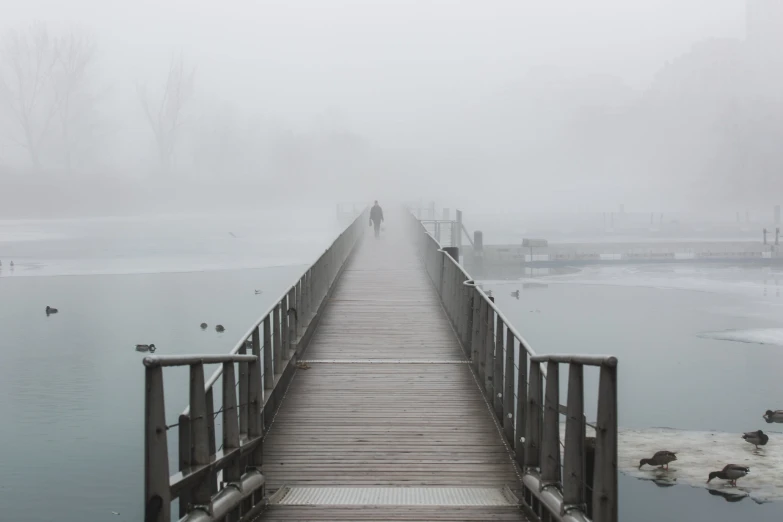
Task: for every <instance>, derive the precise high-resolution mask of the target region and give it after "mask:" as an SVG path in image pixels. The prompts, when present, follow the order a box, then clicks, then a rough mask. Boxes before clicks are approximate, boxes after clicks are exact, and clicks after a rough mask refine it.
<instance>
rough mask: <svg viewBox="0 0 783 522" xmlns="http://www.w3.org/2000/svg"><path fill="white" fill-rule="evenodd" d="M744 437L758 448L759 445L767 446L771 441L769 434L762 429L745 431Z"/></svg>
mask: <svg viewBox="0 0 783 522" xmlns="http://www.w3.org/2000/svg"><path fill="white" fill-rule="evenodd" d="M742 438H743V439H745V442H750V443H751V444H753V445H754V446H756V449H759V446H765V445H766V444H767V442H769V435H767V434H766V433H764V432H763V431H761V430H758V431H748V432H745V433H744V434H743V435H742Z"/></svg>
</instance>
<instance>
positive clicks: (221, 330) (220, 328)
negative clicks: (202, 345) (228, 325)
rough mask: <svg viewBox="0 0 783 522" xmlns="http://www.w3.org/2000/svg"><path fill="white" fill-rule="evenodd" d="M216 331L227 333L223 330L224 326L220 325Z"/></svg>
mask: <svg viewBox="0 0 783 522" xmlns="http://www.w3.org/2000/svg"><path fill="white" fill-rule="evenodd" d="M215 331H217V332H225V331H226V329H225V328H223V325H222V324H219V325H217V326H216V327H215Z"/></svg>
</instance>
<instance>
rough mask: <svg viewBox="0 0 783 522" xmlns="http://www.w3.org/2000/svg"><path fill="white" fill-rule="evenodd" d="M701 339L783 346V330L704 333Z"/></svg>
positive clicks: (700, 335) (763, 329) (754, 329)
mask: <svg viewBox="0 0 783 522" xmlns="http://www.w3.org/2000/svg"><path fill="white" fill-rule="evenodd" d="M699 337H704V338H706V339H718V340H721V341H735V342H739V343H753V344H774V345H777V346H783V328H753V329H748V330H723V331H719V332H702V333H700V334H699Z"/></svg>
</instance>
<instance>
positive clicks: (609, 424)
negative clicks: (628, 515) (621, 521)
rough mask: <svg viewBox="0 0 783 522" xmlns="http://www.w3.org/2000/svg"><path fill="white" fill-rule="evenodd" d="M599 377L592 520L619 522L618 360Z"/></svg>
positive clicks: (607, 366)
mask: <svg viewBox="0 0 783 522" xmlns="http://www.w3.org/2000/svg"><path fill="white" fill-rule="evenodd" d="M599 379H600V380H599V383H598V415H597V417H598V419H597V422H596V433H595V474H594V479H593V520H600V521H602V522H603V521H606V522H617V520H618V518H617V517H618V511H617V359H614V358H611V359H610V360H609V362H607V363H605V364H604V365H602V366H601V375H600V378H599Z"/></svg>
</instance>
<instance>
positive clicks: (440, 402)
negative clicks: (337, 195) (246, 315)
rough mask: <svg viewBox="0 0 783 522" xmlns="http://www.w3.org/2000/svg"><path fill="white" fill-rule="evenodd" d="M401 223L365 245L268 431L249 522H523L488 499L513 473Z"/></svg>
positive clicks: (510, 483) (508, 507) (515, 483)
mask: <svg viewBox="0 0 783 522" xmlns="http://www.w3.org/2000/svg"><path fill="white" fill-rule="evenodd" d="M401 219H402V217H401V216H389V221H390V222H392V223H393V224H391V225H387V226H386V229H387V230H386V231H385V232H384V233H383V235H382V237H381V238H380V239H375V238H374V237H373V234H372V231H371V230H369V231H368V233H367V234H366V236H365V238H364V240H363V243H362V244H361V245H360V246H359V247H358V249H357V251H356V253H355V254H354V256H353V258H352V259H351V260H350V261H349V263H348V265H347V267H346V270H345V272H344V273H343V275H342V277H341V279H340V281H339V282H338V284H337V287H336V289H335V292H334V294H333V295H332V298H331V300H330V301H329V303H328V306H327V307H326V309H325V311H324V314H323V317H322V318H321V319H320V323H319V325H318V328H317V330H316V331H315V334H314V336H313V338H312V341H311V342H310V344H309V346H308V348H307V350H306V352H305V354H304V356H303V361H304V362H306V364H307V365H308V366H309V368H307V369H299V370H297V372H296V374H295V377H294V379H293V381H292V383H291V385H290V387H289V389H288V391H287V393H286V395H285V398H284V400H283V403H282V406H281V408H280V410H279V411H278V413H277V415H276V417H275V418H274V420H273V423H272V425H271V428H270V430H269V432H268V434H267V436H266V439H265V442H264V465H263V470H264V475H265V476H266V480H267V488H268V489H267V491H268V494H269V495H270V497H271V498H272V505H271V506H270V507H269V508H268V509H267V511H266V512H265V513H264V514H263V516H262V520H266V521H278V520H279V521H284V520H286V521H297V520H454V521H460V520H464V521H468V520H471V521H472V520H476V521H478V520H516V521H519V520H525V518H524V516H523V514H522V512H521V511H520V509H519V507H517V506H515V505H513V504H512V503H510V502H508V501H506V502H503V501H502V499H503V497H499V496H498V495H499V493H498V492H502V490H503V489H504V488H508V490H510V491H512V492H514V493H517V494H518V492H519V488H520V479H519V476H518V472H517V471H518V470H517V468H516V467H515V465H514V463H513V459H512V457H511V456H510V454H509V450H508V448H507V447H506V445H505V444H504V442H503V439H502V437H501V434H500V432H499V431H498V428H497V426H496V424H495V421H494V417H493V415H492V414H491V413H490V410H489V408H488V406H487V404H486V402H485V400H484V398H483V396H482V394H481V392H480V390H479V387H478V385H477V383H476V380H475V379H474V376H473V374H472V372H471V369H470V367H469V365H468V364H467V363H466V361H465V357H464V354H463V352H462V349H461V348H460V346H459V344H458V341H457V338H456V335H455V333H454V332H453V330H452V328H451V326H450V323H449V321H448V319H447V318H446V315H445V313H444V312H443V310H442V308H441V306H440V303H439V299H438V296H437V294H436V292H435V289H434V288H433V286H432V284H431V282H430V280H429V278H428V276H427V274H426V272H425V270H424V268H423V266H422V264H421V263H420V261H419V259H418V258H417V256H416V253H415V250H414V247H413V245H412V244H411V242H410V241H409V240H408V239H407V238H405V237H404V224H403V223H402V222H401V221H400V220H401ZM283 486H287V487H286V488H283ZM281 488H282V489H281ZM288 488H290V490H289V489H288ZM367 488H372V489H371V490H368V489H367ZM276 491H277V492H278V493H277V495H275V492H276ZM368 495H369V496H368ZM493 495H494V496H493ZM367 498H372V499H374V500H371V501H367V500H366V499H367ZM498 498H501V501H498V500H497V499H498ZM508 498H509V497H508V496H507V495H506V497H505V499H508ZM297 499H299V500H297ZM362 499H365V500H362ZM465 499H468V500H465ZM493 499H494V500H493ZM308 504H309V505H308ZM481 504H483V505H481Z"/></svg>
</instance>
